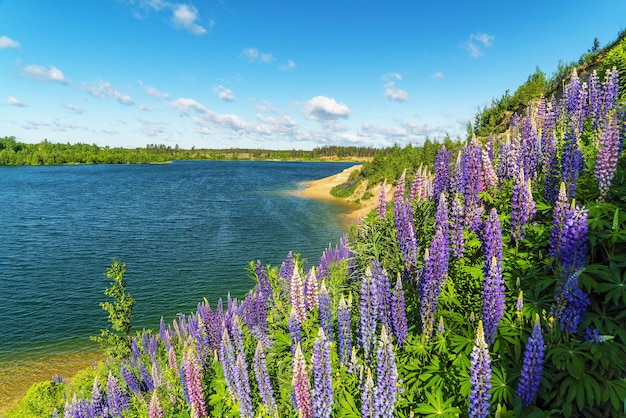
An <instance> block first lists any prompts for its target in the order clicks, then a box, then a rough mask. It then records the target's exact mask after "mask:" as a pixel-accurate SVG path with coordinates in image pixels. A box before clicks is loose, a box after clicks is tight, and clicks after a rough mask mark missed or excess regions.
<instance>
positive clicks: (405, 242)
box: [393, 172, 417, 267]
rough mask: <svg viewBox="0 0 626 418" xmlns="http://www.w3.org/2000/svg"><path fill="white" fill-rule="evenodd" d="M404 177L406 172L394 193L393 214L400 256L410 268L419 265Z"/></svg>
mask: <svg viewBox="0 0 626 418" xmlns="http://www.w3.org/2000/svg"><path fill="white" fill-rule="evenodd" d="M404 176H405V172H403V173H402V176H401V177H400V179H399V180H398V186H397V187H396V191H395V193H394V206H393V213H394V221H395V226H396V232H397V234H398V244H399V245H400V254H401V255H402V259H403V260H404V265H405V267H409V266H413V265H415V264H417V236H416V235H415V227H414V225H413V211H412V210H411V204H410V202H407V201H405V200H404Z"/></svg>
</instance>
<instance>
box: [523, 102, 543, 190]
mask: <svg viewBox="0 0 626 418" xmlns="http://www.w3.org/2000/svg"><path fill="white" fill-rule="evenodd" d="M531 113H532V108H531V107H529V109H528V112H527V114H526V116H524V118H523V120H522V140H521V147H522V150H524V152H522V153H520V154H519V158H520V159H521V161H520V166H522V167H523V168H524V174H525V176H526V178H528V179H535V178H536V177H537V164H538V162H539V155H538V154H539V149H538V148H539V137H538V134H537V128H536V127H534V126H533V123H532V116H531Z"/></svg>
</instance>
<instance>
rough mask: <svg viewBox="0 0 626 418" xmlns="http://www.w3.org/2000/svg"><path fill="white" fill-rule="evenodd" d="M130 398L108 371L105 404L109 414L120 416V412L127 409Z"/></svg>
mask: <svg viewBox="0 0 626 418" xmlns="http://www.w3.org/2000/svg"><path fill="white" fill-rule="evenodd" d="M129 403H130V399H128V397H127V396H126V395H125V394H124V392H123V391H122V388H120V386H119V384H118V383H117V380H115V377H113V374H112V373H111V372H109V377H108V379H107V405H108V407H109V415H111V416H117V417H121V416H122V413H123V412H124V411H125V410H127V409H128V406H129Z"/></svg>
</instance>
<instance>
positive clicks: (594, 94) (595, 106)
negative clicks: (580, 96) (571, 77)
mask: <svg viewBox="0 0 626 418" xmlns="http://www.w3.org/2000/svg"><path fill="white" fill-rule="evenodd" d="M587 87H588V89H589V115H590V116H591V122H592V125H593V129H598V127H599V125H600V115H601V114H602V86H601V84H600V78H599V77H598V72H597V71H596V70H593V72H592V73H591V75H590V76H589V79H588V80H587Z"/></svg>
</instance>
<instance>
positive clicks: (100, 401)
mask: <svg viewBox="0 0 626 418" xmlns="http://www.w3.org/2000/svg"><path fill="white" fill-rule="evenodd" d="M106 408H107V404H106V399H105V398H104V393H103V392H102V390H101V389H100V384H99V383H98V378H95V379H93V389H92V391H91V415H92V416H93V417H97V418H100V417H104V416H105V411H106Z"/></svg>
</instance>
